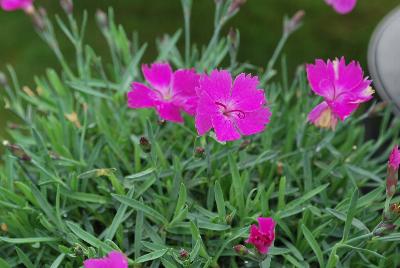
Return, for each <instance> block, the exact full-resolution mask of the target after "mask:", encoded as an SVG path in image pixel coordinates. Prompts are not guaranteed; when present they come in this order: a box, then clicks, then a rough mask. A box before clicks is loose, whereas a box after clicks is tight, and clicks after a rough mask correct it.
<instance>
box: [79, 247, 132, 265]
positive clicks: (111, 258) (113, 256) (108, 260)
mask: <svg viewBox="0 0 400 268" xmlns="http://www.w3.org/2000/svg"><path fill="white" fill-rule="evenodd" d="M83 266H84V267H85V268H128V259H127V258H126V256H125V255H124V254H123V253H121V252H119V251H111V252H110V253H108V255H107V256H106V257H103V258H99V259H94V258H93V259H88V260H86V261H84V262H83Z"/></svg>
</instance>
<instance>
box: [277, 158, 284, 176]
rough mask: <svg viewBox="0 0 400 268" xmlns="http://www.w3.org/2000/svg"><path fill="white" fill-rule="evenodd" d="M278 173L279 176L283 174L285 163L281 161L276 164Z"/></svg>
mask: <svg viewBox="0 0 400 268" xmlns="http://www.w3.org/2000/svg"><path fill="white" fill-rule="evenodd" d="M276 172H277V173H278V175H282V174H283V163H282V162H280V161H279V162H278V163H277V164H276Z"/></svg>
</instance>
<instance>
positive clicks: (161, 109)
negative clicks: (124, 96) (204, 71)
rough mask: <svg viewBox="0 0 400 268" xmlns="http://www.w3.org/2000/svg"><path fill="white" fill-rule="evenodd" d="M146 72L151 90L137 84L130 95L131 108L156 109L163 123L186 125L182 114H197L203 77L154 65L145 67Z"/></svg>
mask: <svg viewBox="0 0 400 268" xmlns="http://www.w3.org/2000/svg"><path fill="white" fill-rule="evenodd" d="M142 71H143V74H144V77H145V78H146V80H147V82H148V83H149V84H150V86H151V87H148V86H146V85H144V84H142V83H138V82H134V83H133V84H132V90H131V91H130V92H129V93H128V106H129V107H130V108H134V109H136V108H155V109H156V110H157V112H158V114H159V116H160V117H161V118H162V119H164V120H168V121H172V122H177V123H182V122H183V118H182V115H181V110H183V111H185V112H187V113H188V114H190V115H191V116H193V115H194V114H195V111H196V105H197V95H196V87H197V86H198V83H199V78H200V76H199V75H198V74H196V72H195V71H194V70H183V69H182V70H177V71H175V72H172V69H171V66H170V65H169V64H168V63H154V64H152V65H151V66H150V67H149V66H147V65H143V66H142Z"/></svg>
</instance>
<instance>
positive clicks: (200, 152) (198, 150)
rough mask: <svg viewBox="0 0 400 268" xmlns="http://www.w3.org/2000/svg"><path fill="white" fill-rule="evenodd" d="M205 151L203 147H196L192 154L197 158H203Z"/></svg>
mask: <svg viewBox="0 0 400 268" xmlns="http://www.w3.org/2000/svg"><path fill="white" fill-rule="evenodd" d="M205 153H206V151H205V150H204V148H203V147H196V149H195V150H194V156H195V157H197V158H204V156H205Z"/></svg>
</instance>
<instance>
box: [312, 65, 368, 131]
mask: <svg viewBox="0 0 400 268" xmlns="http://www.w3.org/2000/svg"><path fill="white" fill-rule="evenodd" d="M306 69H307V77H308V81H309V83H310V86H311V89H312V90H313V91H314V92H315V93H316V94H317V95H320V96H322V97H324V101H323V102H321V103H320V104H319V105H317V106H316V107H315V108H314V109H313V110H312V111H311V112H310V114H309V115H308V120H309V121H310V122H312V123H313V124H314V125H316V126H317V127H321V128H331V129H335V127H336V125H337V122H338V120H339V119H340V120H341V121H344V120H345V119H346V118H347V117H349V116H350V114H351V113H352V112H354V111H355V110H356V109H357V108H358V106H359V105H360V103H363V102H366V101H369V100H370V99H372V94H373V93H374V90H372V88H371V86H370V85H371V83H372V81H371V80H369V79H368V78H367V77H364V73H363V70H362V69H361V67H360V64H359V63H358V62H355V61H352V62H350V63H349V64H348V65H346V62H345V59H344V57H342V58H341V59H340V60H339V59H335V60H334V61H331V60H328V62H327V63H325V62H324V61H323V60H316V61H315V64H307V67H306Z"/></svg>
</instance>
